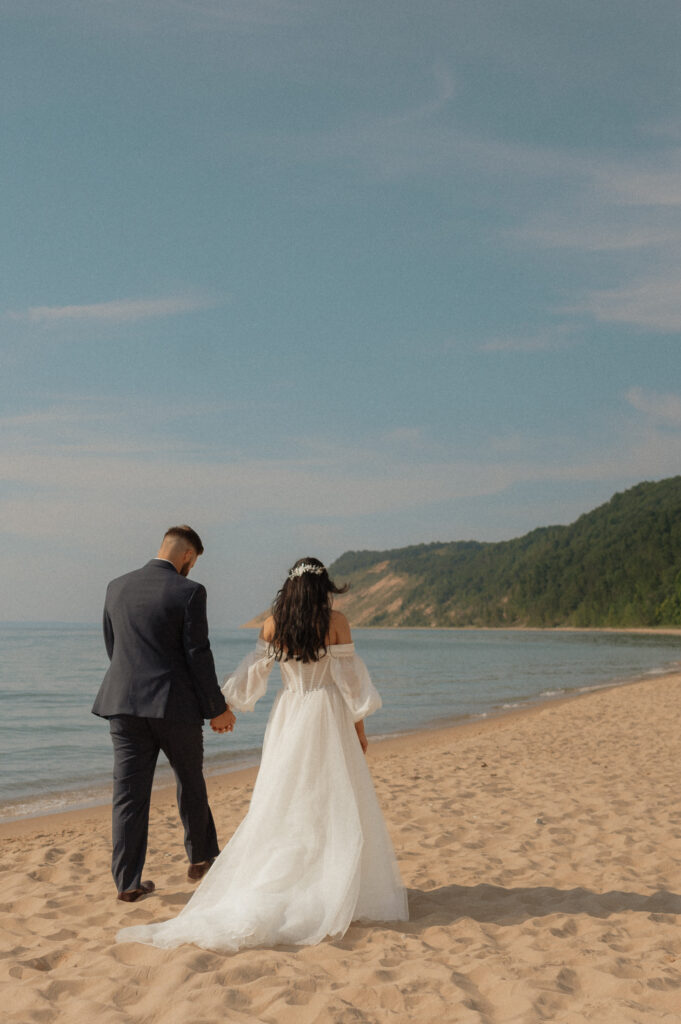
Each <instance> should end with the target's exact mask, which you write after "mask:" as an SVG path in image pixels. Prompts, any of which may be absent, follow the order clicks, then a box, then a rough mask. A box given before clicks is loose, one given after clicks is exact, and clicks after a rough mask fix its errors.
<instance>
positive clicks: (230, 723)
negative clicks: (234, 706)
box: [210, 708, 236, 732]
mask: <svg viewBox="0 0 681 1024" xmlns="http://www.w3.org/2000/svg"><path fill="white" fill-rule="evenodd" d="M235 722H236V718H235V716H234V712H233V711H230V709H229V708H227V710H226V711H223V712H222V714H221V715H218V716H217V717H216V718H211V720H210V727H211V729H212V730H213V732H232V730H233V729H234V723H235Z"/></svg>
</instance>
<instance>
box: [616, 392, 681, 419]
mask: <svg viewBox="0 0 681 1024" xmlns="http://www.w3.org/2000/svg"><path fill="white" fill-rule="evenodd" d="M625 397H626V399H627V401H628V402H629V404H630V405H632V406H633V407H634V409H637V410H638V411H639V412H642V413H645V414H646V415H647V416H650V417H651V418H652V419H654V420H657V421H659V422H661V423H669V424H672V425H673V426H678V427H681V395H676V394H660V393H659V392H655V391H646V390H645V388H631V389H630V390H629V391H627V393H626V396H625Z"/></svg>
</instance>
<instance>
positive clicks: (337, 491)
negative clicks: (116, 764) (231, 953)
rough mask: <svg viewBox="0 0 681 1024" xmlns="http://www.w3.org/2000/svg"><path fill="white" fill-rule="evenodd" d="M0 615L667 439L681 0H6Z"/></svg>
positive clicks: (376, 532)
mask: <svg viewBox="0 0 681 1024" xmlns="http://www.w3.org/2000/svg"><path fill="white" fill-rule="evenodd" d="M0 19H1V21H2V31H1V32H0V115H1V116H0V123H1V132H2V144H1V145H0V225H1V229H2V237H3V240H4V244H3V245H2V247H1V248H0V371H1V372H0V433H1V437H2V444H1V445H0V533H1V535H2V536H1V540H2V553H3V569H4V571H3V576H4V582H5V585H4V586H3V587H2V590H1V591H0V620H2V621H18V620H20V621H23V620H31V621H45V620H49V621H76V622H95V621H98V619H99V617H100V610H101V607H102V603H103V595H104V590H105V587H106V583H107V581H108V580H109V579H110V578H112V577H114V576H117V575H120V574H121V573H123V572H127V571H128V570H130V569H134V568H136V567H137V566H139V565H141V564H143V563H144V562H145V561H146V560H147V559H148V558H150V557H153V555H155V553H156V550H157V548H158V545H159V542H160V538H161V536H162V534H163V532H164V530H165V529H166V527H167V526H170V525H173V524H175V523H182V522H188V523H190V524H191V525H192V526H193V527H194V528H195V529H196V530H197V531H198V532H199V534H200V535H201V537H202V539H203V542H204V545H205V549H206V550H205V554H204V555H203V557H202V558H201V559H200V561H199V563H198V565H197V567H196V568H195V570H194V571H193V574H192V575H193V577H194V578H196V579H199V580H201V582H203V583H204V584H205V585H206V586H207V588H208V602H209V604H208V607H209V620H210V624H211V628H223V627H224V628H231V627H235V626H237V625H239V624H240V623H241V622H243V621H245V620H246V619H248V618H250V617H251V616H252V615H253V614H255V613H256V612H259V611H260V610H262V609H263V608H264V607H266V606H267V605H268V604H269V602H270V600H271V599H272V597H273V595H274V593H275V591H276V590H277V588H278V587H279V586H280V585H281V582H282V581H283V579H284V576H285V573H286V570H287V569H288V567H289V566H290V565H291V564H292V563H293V562H294V561H295V560H296V559H297V558H299V557H301V556H304V555H315V556H316V557H319V558H321V559H323V560H324V561H326V562H327V563H330V562H331V561H333V559H334V558H336V557H338V556H339V555H340V554H342V553H343V552H344V551H346V550H350V549H352V550H361V549H374V550H375V549H379V550H383V549H386V548H393V547H401V546H404V545H407V544H417V543H421V542H430V541H435V540H439V541H450V540H469V539H477V540H488V541H494V540H502V539H507V538H510V537H515V536H519V535H521V534H523V533H526V532H527V531H529V530H531V529H534V528H535V527H537V526H545V525H549V524H554V523H569V522H572V521H574V520H575V519H576V518H577V517H578V516H579V515H581V514H582V513H584V512H587V511H589V510H590V509H592V508H594V507H596V506H597V505H599V504H601V503H603V502H604V501H607V500H608V499H609V498H610V497H611V495H612V494H613V493H615V492H616V491H621V490H624V489H626V488H628V487H630V486H632V485H634V484H636V483H638V482H640V481H641V480H656V479H662V478H664V477H667V476H672V475H675V474H677V473H678V472H679V471H680V468H681V373H680V371H681V353H680V352H679V332H680V330H681V113H680V111H681V62H679V60H678V53H679V45H680V43H681V7H679V5H678V3H677V2H676V0H656V3H654V4H649V3H644V2H643V0H638V2H629V0H617V2H614V0H599V2H598V3H594V2H593V0H570V3H565V0H514V2H513V3H509V2H508V0H420V2H419V3H415V2H414V0H344V2H343V3H338V2H329V0H314V2H313V0H2V3H0Z"/></svg>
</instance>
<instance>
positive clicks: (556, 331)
mask: <svg viewBox="0 0 681 1024" xmlns="http://www.w3.org/2000/svg"><path fill="white" fill-rule="evenodd" d="M573 336H574V331H573V330H572V329H570V328H568V327H554V328H550V329H547V330H545V331H537V332H536V333H533V332H532V331H528V332H527V333H526V334H517V335H513V334H500V335H497V336H495V337H493V338H488V339H487V341H484V342H482V343H481V344H480V346H479V348H480V351H481V352H549V351H553V350H554V349H557V348H560V347H562V346H563V345H564V344H565V343H566V342H567V341H568V340H569V339H570V338H571V337H573Z"/></svg>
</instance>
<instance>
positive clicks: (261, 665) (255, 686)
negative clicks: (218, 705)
mask: <svg viewBox="0 0 681 1024" xmlns="http://www.w3.org/2000/svg"><path fill="white" fill-rule="evenodd" d="M273 665H274V653H273V652H272V650H271V649H270V646H269V644H267V643H265V641H264V640H262V639H260V638H259V639H258V642H257V643H256V645H255V650H254V651H251V652H250V654H247V655H246V657H245V658H243V660H242V661H241V662H240V663H239V665H238V666H237V668H236V669H235V671H234V672H232V673H230V675H228V676H225V678H224V680H223V683H222V693H223V696H224V698H225V700H226V701H227V703H228V704H229V706H230V707H232V708H234V709H235V710H236V711H252V710H253V708H254V707H255V703H256V701H258V700H260V698H261V697H262V696H263V694H264V693H265V690H266V689H267V680H268V679H269V676H270V672H271V671H272V666H273Z"/></svg>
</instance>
